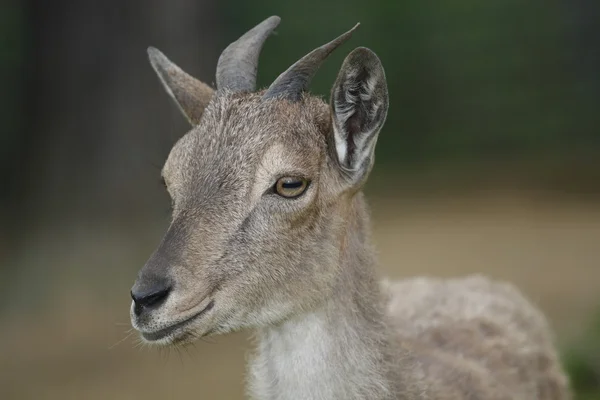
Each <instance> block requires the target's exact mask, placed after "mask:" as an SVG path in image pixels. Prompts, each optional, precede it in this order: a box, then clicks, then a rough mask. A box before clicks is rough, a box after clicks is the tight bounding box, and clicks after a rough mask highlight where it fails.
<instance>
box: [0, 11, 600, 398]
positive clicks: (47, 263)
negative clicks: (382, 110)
mask: <svg viewBox="0 0 600 400" xmlns="http://www.w3.org/2000/svg"><path fill="white" fill-rule="evenodd" d="M273 14H276V15H280V16H281V17H282V23H281V25H280V27H279V28H278V29H277V31H276V35H274V36H272V37H271V38H269V40H268V41H267V43H266V45H265V47H264V49H263V53H262V57H261V61H260V65H259V83H260V85H261V86H266V85H268V84H269V83H270V82H271V81H272V80H273V79H274V78H275V77H276V76H277V75H278V74H279V73H280V72H282V71H283V70H284V69H286V68H287V67H288V66H289V65H290V64H292V63H293V62H294V61H296V60H297V59H298V58H299V57H300V56H302V55H304V54H306V53H307V52H308V51H310V50H312V49H313V48H314V47H316V46H318V45H321V44H323V43H325V42H327V41H329V40H331V39H332V38H334V37H336V36H337V35H339V34H340V33H342V32H344V31H346V30H347V29H349V28H350V27H352V26H353V25H354V24H355V23H356V22H361V27H360V28H359V30H358V31H357V32H356V34H355V35H354V36H353V38H352V40H351V41H350V44H346V45H345V46H344V47H342V48H341V49H339V50H338V51H337V52H336V53H334V54H333V55H332V56H331V57H330V59H329V60H328V61H327V62H326V63H325V65H324V66H323V67H322V69H321V70H320V72H319V73H318V74H317V77H316V78H315V80H314V84H313V92H314V93H317V94H320V95H323V96H324V97H325V98H326V99H327V98H328V93H329V89H330V87H331V85H332V83H333V81H334V79H335V76H336V74H337V71H338V69H339V67H340V65H341V62H342V60H343V58H344V57H345V56H346V55H347V54H348V52H349V51H350V50H351V49H352V48H354V47H356V46H366V47H369V48H371V49H373V50H374V51H375V52H376V53H377V54H378V55H379V57H380V58H381V60H382V62H383V65H384V67H385V68H386V73H387V79H388V85H389V91H390V102H391V108H390V113H389V116H388V121H387V124H386V126H385V128H384V130H383V132H382V134H381V136H380V141H379V145H378V149H377V167H376V169H375V171H374V173H373V175H372V178H371V180H370V183H369V185H368V187H367V192H368V195H369V198H370V200H371V204H372V208H373V216H374V223H373V224H374V230H375V240H376V241H377V244H378V248H379V250H380V253H381V264H382V266H381V270H382V273H384V274H385V275H389V276H392V277H395V278H399V277H402V276H409V275H415V274H425V275H440V276H454V275H461V274H465V273H471V272H478V271H479V272H484V273H487V274H489V275H492V276H495V277H498V278H504V279H509V280H511V281H513V282H514V283H515V284H517V285H518V286H519V287H521V288H522V289H523V290H524V291H525V292H526V293H527V294H528V295H529V296H530V297H531V298H532V299H534V301H536V302H537V303H538V304H539V305H540V307H542V309H543V310H544V311H545V312H546V313H547V314H548V316H549V318H550V320H551V323H552V325H553V326H554V328H555V330H556V332H557V341H558V343H559V345H560V346H561V351H562V353H563V356H564V360H565V363H566V364H567V366H568V367H569V371H570V373H571V374H572V376H573V379H574V383H575V385H576V386H577V388H578V392H579V398H581V399H584V398H588V399H591V398H600V395H597V394H594V393H595V392H594V390H595V389H597V388H598V387H600V383H599V380H600V203H599V200H600V107H599V106H600V22H599V21H600V2H598V1H596V0H570V1H566V0H562V1H548V0H531V1H528V2H523V1H516V0H504V1H498V0H496V1H488V2H481V1H475V0H468V1H467V0H455V1H442V0H439V1H435V2H423V1H417V0H406V1H398V0H382V1H357V0H344V1H342V0H335V1H316V0H305V1H303V2H282V1H275V0H267V1H263V2H260V3H258V2H247V1H242V0H237V1H227V2H217V1H215V0H172V1H159V0H145V1H129V2H116V1H106V2H99V1H91V0H79V1H74V0H71V1H67V0H55V1H52V2H47V1H40V0H29V1H17V0H4V2H3V3H2V4H1V5H0V72H1V73H0V88H2V90H0V121H1V122H0V124H1V125H0V126H2V129H1V130H0V171H1V172H2V173H3V174H2V176H3V178H4V179H3V184H2V189H1V190H0V300H2V301H1V302H0V327H1V328H2V329H0V355H1V356H0V397H1V398H15V399H20V398H61V399H64V398H99V399H101V398H102V399H105V398H115V399H116V398H123V399H126V398H141V397H145V398H148V399H150V398H157V399H158V398H164V397H165V395H166V396H167V397H170V396H175V397H178V396H186V397H187V396H189V394H193V393H204V394H206V393H210V396H214V397H215V398H239V397H240V396H241V393H242V389H241V388H242V380H243V375H242V372H243V358H244V352H245V351H246V350H247V348H248V347H249V346H248V345H247V343H246V341H245V338H246V336H245V335H243V334H238V335H231V336H229V337H225V338H218V339H216V340H215V341H216V343H200V344H199V345H198V346H197V349H196V350H194V351H193V352H194V354H193V356H192V357H187V355H185V356H182V357H181V359H180V356H178V355H174V356H171V357H167V356H166V357H163V358H161V357H159V356H158V355H157V351H155V350H150V351H147V352H140V351H138V350H137V349H134V348H133V344H134V343H135V339H134V337H135V335H131V336H130V337H128V338H127V339H126V340H125V341H123V342H122V343H120V344H118V345H117V346H115V347H113V345H114V344H115V343H117V342H118V341H119V339H121V338H123V337H125V336H126V333H125V334H124V333H123V332H125V331H127V330H128V329H129V326H128V316H127V312H128V305H129V299H128V290H129V287H130V285H131V283H132V282H133V279H134V277H135V274H136V272H137V269H138V268H139V267H140V266H141V265H143V263H144V261H145V259H146V257H147V256H148V255H149V254H150V252H151V251H152V249H153V247H154V246H155V245H156V244H157V243H158V240H159V239H160V236H161V233H162V230H163V229H164V228H165V226H166V224H167V223H168V218H169V216H168V199H167V196H166V194H165V193H164V191H163V189H162V186H161V184H160V181H159V170H160V168H161V166H162V163H163V162H164V160H165V158H166V156H167V154H168V152H169V149H170V147H171V145H172V144H173V143H174V141H175V140H176V139H177V138H178V137H180V136H181V135H182V134H184V133H185V132H186V130H187V129H188V126H187V124H186V122H185V120H184V119H183V117H181V116H180V114H179V111H178V110H177V109H176V107H175V106H173V104H172V103H171V101H170V100H169V99H168V97H167V95H166V94H165V93H164V92H163V90H162V88H161V86H160V83H159V82H158V80H157V79H156V77H155V76H154V73H153V71H152V69H151V68H150V66H149V64H148V61H147V57H146V53H145V49H146V47H147V46H149V45H153V46H156V47H158V48H159V49H161V50H162V51H163V52H164V53H165V54H167V56H168V57H169V58H171V59H172V60H173V61H175V62H176V63H177V64H179V65H180V66H181V67H182V68H184V69H185V70H187V71H188V72H190V73H191V74H193V75H195V76H196V77H198V78H200V79H202V80H203V81H205V82H207V83H209V84H212V83H213V82H214V71H215V66H216V62H217V59H218V56H219V54H220V52H221V51H222V50H223V49H224V48H225V46H227V44H228V43H230V42H231V41H233V40H235V39H237V37H239V36H240V35H241V34H242V33H244V32H245V31H246V30H248V29H250V28H251V27H252V26H254V25H255V24H257V23H258V22H260V21H262V20H263V19H264V18H266V17H267V16H269V15H273ZM596 321H597V322H596ZM173 359H175V363H174V361H173ZM173 363H174V364H175V365H173Z"/></svg>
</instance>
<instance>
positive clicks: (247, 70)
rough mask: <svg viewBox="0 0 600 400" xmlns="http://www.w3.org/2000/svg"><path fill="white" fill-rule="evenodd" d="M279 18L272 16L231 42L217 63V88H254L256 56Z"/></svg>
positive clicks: (250, 89) (242, 90) (277, 23)
mask: <svg viewBox="0 0 600 400" xmlns="http://www.w3.org/2000/svg"><path fill="white" fill-rule="evenodd" d="M279 21H281V18H279V17H277V16H272V17H269V18H267V19H266V20H264V21H263V22H261V23H260V24H258V25H256V26H255V27H254V28H252V29H250V30H249V31H248V32H246V33H245V34H244V35H243V36H242V37H240V38H239V39H238V40H236V41H235V42H233V43H231V44H230V45H229V46H227V48H226V49H225V50H223V53H221V56H220V57H219V62H218V63H217V89H219V90H222V89H228V90H231V91H233V92H244V91H248V92H252V91H254V90H255V88H256V70H257V68H258V56H259V54H260V51H261V49H262V47H263V44H264V42H265V40H266V39H267V37H268V36H269V34H270V33H271V32H272V31H273V29H275V28H276V27H277V25H279Z"/></svg>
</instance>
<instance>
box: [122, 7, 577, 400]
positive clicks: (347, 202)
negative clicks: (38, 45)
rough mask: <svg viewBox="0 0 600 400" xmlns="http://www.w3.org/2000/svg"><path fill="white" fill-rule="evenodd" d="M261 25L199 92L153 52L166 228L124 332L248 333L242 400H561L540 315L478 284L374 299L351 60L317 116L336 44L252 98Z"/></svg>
mask: <svg viewBox="0 0 600 400" xmlns="http://www.w3.org/2000/svg"><path fill="white" fill-rule="evenodd" d="M278 23H279V18H278V17H270V18H268V19H266V20H265V21H264V22H262V23H261V24H259V25H257V26H256V27H255V28H253V29H252V30H250V31H249V32H247V33H246V34H245V35H243V36H242V37H241V38H240V39H239V40H237V41H236V42H234V43H232V44H231V45H229V47H227V48H226V49H225V51H224V52H223V54H222V55H221V57H220V58H219V62H218V66H217V76H216V84H217V89H216V90H213V89H212V88H211V87H209V86H208V85H206V84H204V83H202V82H199V81H198V80H196V79H194V78H193V77H191V76H190V75H188V74H186V73H185V72H184V71H182V70H181V69H180V68H179V67H177V66H176V65H175V64H173V63H172V62H171V61H169V60H168V59H167V58H166V57H165V56H164V55H163V54H162V53H160V52H159V51H158V50H156V49H154V48H150V49H149V50H148V53H149V56H150V62H151V64H152V66H153V67H154V69H155V70H156V73H157V74H158V76H159V78H160V80H161V81H162V83H163V84H164V86H165V88H166V90H167V91H168V92H169V94H170V95H171V97H172V98H173V99H174V100H175V102H176V103H177V104H178V106H179V107H180V109H181V111H183V113H184V114H185V116H186V117H187V119H188V120H189V122H190V123H191V125H192V126H193V129H192V130H191V131H190V132H189V133H188V134H186V135H185V136H183V137H182V138H181V139H180V140H179V141H178V142H177V144H175V146H174V147H173V149H172V151H171V153H170V155H169V157H168V159H167V161H166V164H165V166H164V169H163V171H162V176H163V177H164V181H165V184H166V187H167V190H168V192H169V194H170V196H171V198H172V200H173V218H172V222H171V225H170V227H169V229H168V231H167V232H166V235H165V236H164V238H163V240H162V242H161V243H160V245H159V246H158V249H157V250H156V251H155V253H154V254H153V255H152V256H151V258H150V259H149V261H148V262H147V263H146V265H145V266H144V267H143V268H142V269H141V271H140V273H139V276H138V278H137V281H136V282H135V285H134V286H133V288H132V291H131V296H132V298H133V304H132V307H131V320H132V324H133V326H134V327H135V328H136V329H137V330H139V331H140V332H141V335H142V337H143V338H144V339H145V340H146V341H148V342H151V343H157V344H161V345H169V344H178V343H186V342H190V341H193V340H195V339H196V338H199V337H203V336H207V335H216V334H223V333H227V332H231V331H236V330H240V329H254V330H256V331H257V339H258V349H257V353H256V355H255V356H254V357H253V359H252V361H251V362H250V373H249V380H250V382H249V386H250V393H251V396H252V397H253V398H257V399H345V400H351V399H490V400H492V399H493V400H500V399H503V400H504V399H506V400H509V399H511V400H514V399H519V400H535V399H545V400H553V399H557V400H558V399H560V400H563V399H569V398H570V394H569V388H568V382H567V379H566V378H565V375H564V374H563V372H562V370H561V367H560V365H559V362H558V360H557V355H556V352H555V350H554V347H553V344H552V340H551V334H550V330H549V328H548V326H547V323H546V321H545V319H544V316H543V315H542V314H541V313H540V312H539V311H538V310H537V309H536V308H534V307H533V306H532V305H531V304H530V303H529V302H528V301H527V300H526V299H525V298H523V296H522V295H521V294H520V293H519V292H518V291H517V290H515V289H514V288H513V287H512V286H510V285H508V284H505V283H494V282H492V281H490V280H488V279H486V278H484V277H467V278H462V279H454V280H445V281H444V280H436V279H425V278H419V279H410V280H405V281H403V282H397V283H381V282H380V281H379V280H378V278H377V276H376V274H375V270H374V266H375V257H374V253H373V249H372V247H371V244H370V234H369V230H370V228H369V218H368V213H367V207H366V205H365V201H364V198H363V195H362V193H361V188H362V186H363V184H364V183H365V180H366V178H367V176H368V174H369V171H370V170H371V168H372V166H373V160H374V155H373V151H374V148H375V143H376V141H377V135H378V133H379V131H380V130H381V127H382V126H383V123H384V121H385V118H386V114H387V109H388V93H387V86H386V80H385V75H384V71H383V68H382V66H381V63H380V61H379V59H378V58H377V56H376V55H375V54H374V53H373V52H372V51H371V50H369V49H366V48H357V49H355V50H354V51H352V52H351V53H350V54H349V55H348V57H347V58H346V60H345V61H344V63H343V65H342V68H341V70H340V72H339V75H338V78H337V80H336V82H335V84H334V85H333V89H332V91H331V100H330V104H329V105H327V104H325V103H324V102H323V101H322V100H320V99H319V98H316V97H313V96H310V95H308V94H307V90H308V86H309V83H310V80H311V78H312V77H313V75H314V74H315V72H316V71H317V69H318V68H319V66H320V65H321V63H322V62H323V61H324V60H325V59H326V57H327V56H328V55H329V54H330V53H331V52H332V51H333V50H334V49H335V48H336V47H338V46H339V45H341V44H342V43H344V42H345V41H346V40H347V39H349V38H350V36H351V34H352V31H354V29H355V28H356V27H355V28H353V29H352V30H351V31H349V32H347V33H345V34H343V35H341V36H340V37H338V38H337V39H335V40H333V41H332V42H330V43H328V44H325V45H323V46H321V47H319V48H317V49H315V50H314V51H312V52H310V53H309V54H308V55H306V56H304V57H303V58H301V59H300V60H299V61H298V62H296V63H295V64H294V65H292V66H291V67H290V68H289V69H288V70H287V71H285V72H284V73H283V74H281V75H280V76H279V77H278V78H277V79H276V80H275V82H273V84H272V85H271V86H270V87H269V88H268V89H266V90H262V91H258V92H255V82H256V70H257V63H258V55H259V52H260V50H261V48H262V45H263V43H264V41H265V39H266V38H267V37H268V36H269V34H270V33H271V32H272V31H273V29H274V28H275V27H276V26H277V25H278Z"/></svg>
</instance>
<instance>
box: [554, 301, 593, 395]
mask: <svg viewBox="0 0 600 400" xmlns="http://www.w3.org/2000/svg"><path fill="white" fill-rule="evenodd" d="M563 360H564V365H565V367H566V369H567V371H568V373H569V375H570V377H571V383H572V385H573V388H574V390H575V393H576V394H577V397H576V400H599V399H600V308H599V309H598V312H597V313H596V316H595V319H594V320H593V321H592V323H591V324H590V326H589V328H588V329H587V330H586V331H584V332H583V334H582V335H581V337H580V338H579V339H578V340H577V341H576V342H575V343H574V344H572V345H571V346H569V347H567V348H566V349H565V350H564V352H563Z"/></svg>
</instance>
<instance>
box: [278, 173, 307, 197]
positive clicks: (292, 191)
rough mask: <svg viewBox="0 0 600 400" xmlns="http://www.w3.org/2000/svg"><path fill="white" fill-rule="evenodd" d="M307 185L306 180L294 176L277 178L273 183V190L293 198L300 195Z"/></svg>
mask: <svg viewBox="0 0 600 400" xmlns="http://www.w3.org/2000/svg"><path fill="white" fill-rule="evenodd" d="M307 187H308V180H306V179H304V178H298V177H295V176H286V177H283V178H279V179H278V180H277V183H275V191H276V192H277V194H278V195H280V196H282V197H285V198H288V199H293V198H294V197H298V196H300V195H301V194H302V193H304V191H305V190H306V188H307Z"/></svg>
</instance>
